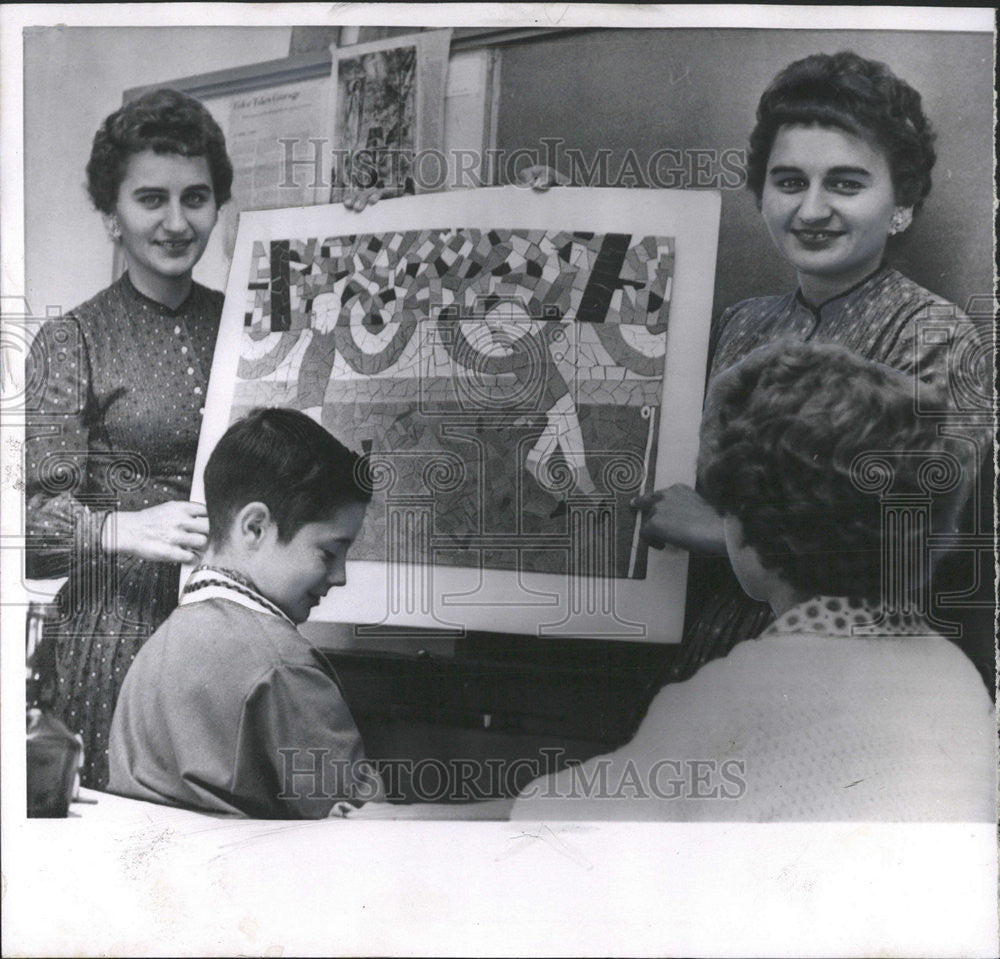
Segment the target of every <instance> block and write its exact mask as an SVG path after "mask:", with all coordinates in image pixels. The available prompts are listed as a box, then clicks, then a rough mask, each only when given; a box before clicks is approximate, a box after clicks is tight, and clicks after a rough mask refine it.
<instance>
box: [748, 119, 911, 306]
mask: <svg viewBox="0 0 1000 959" xmlns="http://www.w3.org/2000/svg"><path fill="white" fill-rule="evenodd" d="M896 210H897V205H896V201H895V192H894V189H893V183H892V173H891V171H890V169H889V161H888V159H887V157H886V155H885V153H883V152H882V150H881V149H880V148H879V147H878V146H876V145H875V144H873V143H870V142H869V141H868V140H865V139H862V138H861V137H857V136H854V135H853V134H851V133H848V132H846V131H845V130H841V129H838V128H836V127H821V126H799V125H788V126H783V127H782V128H781V129H780V130H779V131H778V134H777V136H776V137H775V138H774V144H773V146H772V147H771V154H770V157H769V158H768V163H767V174H766V177H765V180H764V190H763V195H762V197H761V213H762V215H763V217H764V222H765V223H766V224H767V228H768V231H769V232H770V234H771V238H772V239H773V240H774V243H775V245H776V246H777V247H778V249H779V251H780V252H781V254H782V255H783V256H784V257H785V259H786V260H788V262H789V263H790V264H791V265H792V266H793V267H795V269H796V271H797V272H798V274H799V283H800V285H801V287H802V291H803V293H804V294H806V296H807V297H809V298H811V299H813V297H811V296H810V292H811V290H812V291H815V293H816V295H817V296H816V299H826V298H829V297H831V296H836V295H837V294H838V293H840V292H843V291H844V290H846V289H848V288H850V287H851V286H853V285H854V284H856V283H857V282H859V281H860V280H863V279H864V278H865V277H866V276H868V274H870V273H872V272H873V271H874V270H875V269H877V267H878V265H879V263H880V262H881V260H882V255H883V253H884V252H885V244H886V240H887V239H888V237H889V229H890V226H891V224H892V218H893V213H894V212H895V211H896Z"/></svg>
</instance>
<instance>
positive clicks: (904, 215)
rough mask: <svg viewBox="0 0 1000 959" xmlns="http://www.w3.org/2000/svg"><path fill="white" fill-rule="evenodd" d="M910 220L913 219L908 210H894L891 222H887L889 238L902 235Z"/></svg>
mask: <svg viewBox="0 0 1000 959" xmlns="http://www.w3.org/2000/svg"><path fill="white" fill-rule="evenodd" d="M912 219H913V217H912V214H911V213H910V211H909V210H896V212H895V213H893V215H892V220H890V222H889V236H895V235H896V234H897V233H902V232H903V230H905V229H906V228H907V227H908V226H909V225H910V221H911V220H912Z"/></svg>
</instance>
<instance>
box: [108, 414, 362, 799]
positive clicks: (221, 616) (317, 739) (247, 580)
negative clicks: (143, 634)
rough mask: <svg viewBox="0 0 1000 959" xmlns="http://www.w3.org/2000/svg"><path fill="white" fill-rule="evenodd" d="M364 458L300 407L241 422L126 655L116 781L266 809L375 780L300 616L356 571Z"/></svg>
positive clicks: (121, 786) (224, 443)
mask: <svg viewBox="0 0 1000 959" xmlns="http://www.w3.org/2000/svg"><path fill="white" fill-rule="evenodd" d="M370 498H371V487H370V483H369V481H368V473H367V469H366V463H365V461H364V460H363V459H361V458H359V457H358V456H357V455H356V454H354V453H352V452H351V451H350V450H348V449H346V448H345V447H344V446H342V445H341V444H340V443H339V442H337V440H335V439H334V438H333V437H332V436H331V435H330V434H329V433H328V432H327V431H326V430H324V429H323V428H322V427H321V426H319V425H318V424H316V423H315V422H313V420H311V419H310V418H309V417H308V416H306V415H305V414H303V413H300V412H298V411H296V410H287V409H260V410H255V411H253V412H252V413H251V414H250V415H249V416H247V417H246V418H245V419H242V420H240V421H238V422H237V423H234V424H233V425H232V426H231V427H230V428H229V429H228V430H227V431H226V433H225V435H224V436H223V437H222V439H221V440H220V441H219V443H218V445H217V446H216V448H215V450H214V451H213V452H212V455H211V457H210V458H209V461H208V465H207V467H206V469H205V499H206V507H207V510H208V517H209V526H210V532H209V545H208V549H207V551H206V553H205V556H204V559H203V561H202V563H201V565H199V566H198V568H197V569H195V571H194V572H193V573H192V575H191V577H190V579H189V580H188V582H187V584H186V585H185V587H184V591H183V596H182V597H181V601H180V605H179V607H178V608H177V610H175V611H174V613H173V614H171V616H170V617H169V619H168V620H167V621H166V622H165V623H164V624H163V625H162V626H161V627H160V628H159V629H158V630H157V631H156V632H155V633H154V634H153V636H152V637H151V638H150V639H149V641H148V642H147V643H146V645H145V646H144V647H143V648H142V650H141V651H140V653H139V655H138V656H137V657H136V659H135V662H134V663H133V664H132V667H131V668H130V669H129V672H128V675H127V676H126V678H125V683H124V685H123V686H122V691H121V695H120V697H119V699H118V705H117V707H116V709H115V714H114V719H113V722H112V727H111V748H110V762H111V778H110V782H109V787H108V788H109V790H110V791H111V792H115V793H119V794H121V795H126V796H132V797H135V798H137V799H146V800H151V801H154V802H162V803H167V804H170V805H181V806H190V807H194V808H198V809H205V810H209V811H212V812H223V813H236V814H242V815H246V816H253V817H258V818H307V819H316V818H322V817H324V816H327V815H329V814H331V813H332V812H335V811H336V810H337V809H338V808H339V806H338V801H340V800H354V801H358V800H366V799H374V798H377V797H379V796H380V781H379V779H378V776H377V774H375V773H374V771H373V770H372V769H371V767H370V766H368V764H367V763H365V762H364V750H363V745H362V742H361V737H360V735H359V734H358V730H357V727H356V726H355V724H354V720H353V718H352V717H351V714H350V712H349V711H348V708H347V705H346V703H345V702H344V699H343V696H342V695H341V692H340V687H339V686H338V684H337V680H336V677H335V675H334V674H333V672H332V671H331V669H330V667H329V665H328V664H327V663H326V661H325V660H324V658H323V656H322V655H321V654H320V653H319V652H318V651H317V650H316V649H314V648H313V647H312V646H311V645H310V644H309V643H308V642H307V641H306V640H305V638H304V637H303V636H302V635H301V634H300V633H299V632H298V630H297V629H296V628H295V627H296V626H297V625H298V624H299V623H301V622H304V621H305V620H306V619H307V618H308V616H309V612H310V610H311V609H312V607H313V606H315V605H316V604H317V603H318V602H319V601H320V600H321V599H322V598H323V596H324V595H325V594H326V593H327V591H328V590H329V589H330V588H331V587H332V586H343V585H344V584H345V582H346V573H345V562H346V558H347V552H348V549H349V548H350V546H351V543H352V542H353V541H354V539H355V537H356V536H357V534H358V532H359V530H360V529H361V524H362V522H363V521H364V516H365V509H366V507H367V504H368V502H369V500H370Z"/></svg>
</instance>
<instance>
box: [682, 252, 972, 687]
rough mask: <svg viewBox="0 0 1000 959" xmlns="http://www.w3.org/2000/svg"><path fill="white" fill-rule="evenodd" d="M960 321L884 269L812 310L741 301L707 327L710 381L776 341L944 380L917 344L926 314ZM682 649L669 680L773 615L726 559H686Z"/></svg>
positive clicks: (939, 362) (932, 346)
mask: <svg viewBox="0 0 1000 959" xmlns="http://www.w3.org/2000/svg"><path fill="white" fill-rule="evenodd" d="M932 308H933V309H935V310H938V309H940V310H943V311H944V312H945V313H946V314H948V313H951V314H952V315H956V316H957V315H960V314H959V313H958V311H957V310H956V308H955V307H954V306H951V305H950V304H948V303H947V301H945V300H943V299H942V298H941V297H939V296H936V295H935V294H933V293H931V292H930V291H929V290H925V289H924V288H923V287H921V286H919V285H917V284H916V283H914V282H913V281H912V280H909V279H907V278H906V277H905V276H903V275H902V274H901V273H899V272H898V271H896V270H894V269H892V268H891V267H890V266H888V265H885V264H883V265H882V266H881V267H879V269H878V270H876V271H875V272H874V273H873V274H871V275H870V276H869V277H867V278H866V279H864V280H862V281H861V282H860V283H859V284H857V285H856V286H854V287H852V288H851V289H849V290H846V291H845V292H844V293H842V294H840V295H839V296H836V297H833V298H832V299H830V300H827V301H826V302H825V303H822V304H820V306H818V307H814V306H811V305H809V304H808V303H807V302H806V301H805V300H804V299H803V298H802V296H801V294H800V293H799V292H798V291H795V292H793V293H787V294H785V295H783V296H764V297H757V298H755V299H750V300H743V301H742V302H741V303H737V304H735V305H734V306H731V307H729V309H727V310H725V311H724V312H723V313H722V315H721V316H720V317H719V319H718V321H717V322H716V323H715V324H714V326H713V328H712V335H711V341H710V348H709V349H710V363H711V365H710V368H709V380H710V381H711V378H712V377H714V376H716V375H718V374H719V373H721V372H722V371H723V370H726V369H728V368H729V367H731V366H733V365H734V364H735V363H738V362H739V361H740V360H742V359H743V357H745V356H746V355H747V354H748V353H750V352H752V351H753V350H755V349H757V347H760V346H765V345H767V344H770V343H775V342H778V341H781V340H788V341H790V342H797V343H802V342H809V341H813V340H815V341H817V342H825V343H839V344H840V345H841V346H845V347H847V348H848V349H849V350H852V351H853V352H854V353H856V354H857V355H858V356H862V357H865V358H866V359H870V360H874V361H876V362H879V363H884V364H885V365H887V366H891V367H894V368H895V369H898V370H902V371H903V372H905V373H916V374H918V375H919V376H920V378H921V379H932V378H937V377H940V376H942V375H943V373H944V368H945V363H946V360H947V348H946V346H944V345H942V344H940V343H934V342H929V341H927V342H925V341H924V340H919V343H918V339H919V336H918V334H919V329H920V324H921V321H922V320H924V319H925V318H926V317H927V316H928V311H929V310H930V309H932ZM687 603H688V606H687V614H686V624H685V635H684V645H683V647H682V651H681V653H680V656H679V661H678V665H677V666H675V667H674V673H673V675H672V677H671V678H673V679H684V678H686V677H688V676H691V675H692V674H693V673H694V672H696V671H697V670H698V669H699V668H700V667H701V666H702V665H703V664H704V663H706V662H708V661H709V660H712V659H716V658H717V657H719V656H725V655H726V654H727V653H728V652H729V651H730V650H731V649H732V648H733V646H734V645H735V644H736V643H738V642H740V641H742V640H744V639H751V638H753V637H755V636H757V635H759V633H760V632H761V630H762V629H764V628H765V627H766V626H767V624H768V623H769V622H770V621H771V620H772V615H771V610H770V608H769V607H768V606H767V605H766V604H765V603H758V602H756V601H754V600H752V599H750V597H749V596H747V594H746V593H745V592H743V589H742V588H741V587H740V584H739V582H738V581H737V579H736V576H735V575H734V574H733V571H732V569H731V568H730V566H729V562H728V560H721V559H715V558H709V559H706V558H701V557H694V558H692V563H691V573H690V575H689V578H688V598H687Z"/></svg>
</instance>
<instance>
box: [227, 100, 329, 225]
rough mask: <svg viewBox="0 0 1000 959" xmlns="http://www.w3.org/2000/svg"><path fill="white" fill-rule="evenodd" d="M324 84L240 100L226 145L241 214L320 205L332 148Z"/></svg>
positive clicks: (231, 116) (232, 115)
mask: <svg viewBox="0 0 1000 959" xmlns="http://www.w3.org/2000/svg"><path fill="white" fill-rule="evenodd" d="M324 88H325V81H324V80H318V81H317V80H309V81H305V82H303V83H298V84H294V85H290V86H283V87H281V88H280V89H277V90H261V91H259V92H252V91H251V92H249V93H246V94H242V95H239V96H237V97H236V98H235V99H234V100H233V104H232V107H231V108H230V114H229V129H228V130H227V132H226V144H227V146H228V148H229V155H230V157H231V158H232V161H233V168H234V173H235V177H234V180H233V196H234V197H236V198H238V201H239V205H240V209H243V210H273V209H275V208H276V207H287V206H305V205H308V204H311V203H313V202H315V200H314V196H315V192H316V190H317V187H321V186H322V185H323V180H324V178H326V179H327V182H328V178H329V169H328V168H325V163H326V157H327V156H328V153H329V144H328V143H324V142H323V140H322V139H317V137H318V134H317V131H318V130H319V129H320V128H321V116H322V109H323V94H324Z"/></svg>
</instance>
